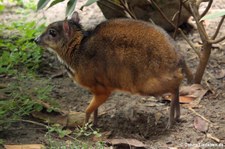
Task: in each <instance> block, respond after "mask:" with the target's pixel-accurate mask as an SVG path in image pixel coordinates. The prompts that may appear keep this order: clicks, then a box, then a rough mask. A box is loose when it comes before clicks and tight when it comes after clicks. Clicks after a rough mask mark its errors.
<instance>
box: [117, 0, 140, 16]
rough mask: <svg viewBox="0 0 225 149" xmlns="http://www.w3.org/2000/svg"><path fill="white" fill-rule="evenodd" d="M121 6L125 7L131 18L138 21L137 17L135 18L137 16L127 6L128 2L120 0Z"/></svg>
mask: <svg viewBox="0 0 225 149" xmlns="http://www.w3.org/2000/svg"><path fill="white" fill-rule="evenodd" d="M119 1H120V3H121V5H122V6H123V8H124V10H125V11H126V12H127V13H128V14H129V15H130V16H131V18H133V19H137V17H136V16H135V14H134V13H133V12H132V11H131V10H130V9H129V7H128V6H127V2H126V0H125V1H124V0H119Z"/></svg>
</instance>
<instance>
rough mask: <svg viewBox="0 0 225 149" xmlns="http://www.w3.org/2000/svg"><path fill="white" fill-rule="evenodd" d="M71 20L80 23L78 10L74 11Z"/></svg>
mask: <svg viewBox="0 0 225 149" xmlns="http://www.w3.org/2000/svg"><path fill="white" fill-rule="evenodd" d="M71 20H73V22H75V23H79V22H80V17H79V14H78V12H77V11H74V13H73V15H72V17H71Z"/></svg>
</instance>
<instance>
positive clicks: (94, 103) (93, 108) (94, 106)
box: [85, 94, 110, 125]
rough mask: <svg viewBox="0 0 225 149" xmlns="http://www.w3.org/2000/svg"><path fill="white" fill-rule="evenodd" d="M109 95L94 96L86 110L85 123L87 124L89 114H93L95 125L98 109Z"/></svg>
mask: <svg viewBox="0 0 225 149" xmlns="http://www.w3.org/2000/svg"><path fill="white" fill-rule="evenodd" d="M109 95H110V94H101V95H94V97H93V98H92V100H91V102H90V104H89V105H88V107H87V109H86V117H85V123H88V121H89V119H90V116H91V113H92V112H94V120H93V124H94V125H97V116H98V107H99V106H100V105H101V104H103V103H104V102H105V101H106V100H107V99H108V97H109Z"/></svg>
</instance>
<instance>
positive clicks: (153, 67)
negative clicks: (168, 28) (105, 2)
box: [82, 19, 180, 94]
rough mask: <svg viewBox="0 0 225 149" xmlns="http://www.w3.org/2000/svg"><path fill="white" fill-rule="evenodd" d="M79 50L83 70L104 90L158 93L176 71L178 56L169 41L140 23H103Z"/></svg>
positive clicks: (150, 27)
mask: <svg viewBox="0 0 225 149" xmlns="http://www.w3.org/2000/svg"><path fill="white" fill-rule="evenodd" d="M83 50H84V51H85V52H86V53H85V54H84V55H85V57H84V59H85V60H84V61H85V62H84V67H83V68H86V69H89V70H88V72H89V74H94V76H95V78H93V79H94V80H95V81H96V82H98V83H99V84H101V85H102V86H105V87H108V88H116V89H117V88H118V89H122V90H127V91H130V92H137V93H143V94H160V93H161V92H166V90H168V89H163V88H164V87H163V86H165V84H164V83H170V82H169V81H170V80H172V79H173V78H174V77H176V74H175V73H176V71H177V69H178V63H179V55H178V54H177V52H176V47H175V44H174V43H173V41H172V40H171V38H170V37H169V36H168V35H167V34H166V33H165V32H164V31H163V30H162V29H161V28H158V27H155V26H153V25H150V24H148V23H145V22H142V21H135V20H130V19H115V20H110V21H106V22H104V23H102V24H100V25H99V26H97V27H96V29H95V30H94V31H93V33H92V35H91V36H90V37H89V39H87V42H86V43H85V44H84V45H83ZM82 63H83V62H82ZM84 73H85V74H87V72H85V71H84ZM94 80H93V81H94ZM89 81H90V80H89ZM91 82H92V81H91ZM178 82H180V81H178ZM145 84H146V85H145ZM170 84H171V83H170ZM178 84H179V83H178ZM171 85H172V86H174V84H173V83H172V84H171ZM168 87H169V86H168Z"/></svg>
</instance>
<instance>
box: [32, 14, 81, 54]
mask: <svg viewBox="0 0 225 149" xmlns="http://www.w3.org/2000/svg"><path fill="white" fill-rule="evenodd" d="M79 21H80V18H79V16H78V13H77V12H74V13H73V15H72V17H71V19H69V20H67V19H65V20H64V21H58V22H54V23H51V24H50V25H48V27H47V29H46V30H45V32H44V33H42V34H41V35H40V36H39V37H37V38H36V39H35V42H36V44H38V45H39V46H41V47H43V48H44V49H48V50H49V51H51V52H53V53H57V54H59V53H61V52H62V51H60V50H64V49H65V47H67V46H68V43H69V41H70V40H71V39H72V38H74V36H76V32H80V31H81V25H80V24H79Z"/></svg>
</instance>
